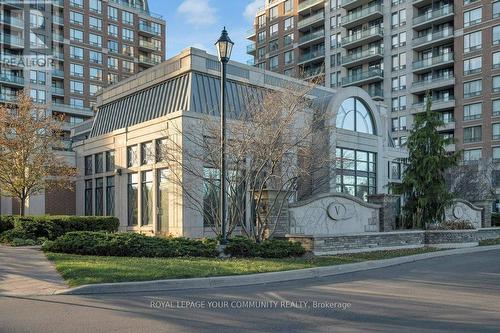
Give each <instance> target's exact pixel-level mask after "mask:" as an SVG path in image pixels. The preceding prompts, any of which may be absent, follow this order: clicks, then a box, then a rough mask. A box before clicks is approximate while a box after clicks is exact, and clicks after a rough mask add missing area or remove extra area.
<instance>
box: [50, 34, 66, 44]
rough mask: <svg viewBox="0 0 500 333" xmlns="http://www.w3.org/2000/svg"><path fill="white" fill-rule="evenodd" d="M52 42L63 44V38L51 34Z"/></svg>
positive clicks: (59, 35)
mask: <svg viewBox="0 0 500 333" xmlns="http://www.w3.org/2000/svg"><path fill="white" fill-rule="evenodd" d="M52 40H53V41H54V42H59V43H64V36H63V35H61V34H57V33H55V32H54V33H53V34H52Z"/></svg>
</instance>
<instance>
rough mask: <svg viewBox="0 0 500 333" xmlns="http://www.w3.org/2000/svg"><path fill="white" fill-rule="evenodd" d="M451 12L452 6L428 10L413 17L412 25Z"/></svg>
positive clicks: (450, 13)
mask: <svg viewBox="0 0 500 333" xmlns="http://www.w3.org/2000/svg"><path fill="white" fill-rule="evenodd" d="M452 14H453V6H443V7H441V8H440V9H437V10H433V11H429V12H427V13H425V14H423V15H420V16H417V17H415V18H414V19H413V25H419V24H422V23H424V22H427V21H432V20H435V19H437V18H440V17H443V16H448V15H452Z"/></svg>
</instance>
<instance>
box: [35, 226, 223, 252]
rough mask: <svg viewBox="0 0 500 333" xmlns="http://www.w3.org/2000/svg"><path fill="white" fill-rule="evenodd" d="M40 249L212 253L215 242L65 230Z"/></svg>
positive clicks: (214, 249) (214, 248)
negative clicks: (66, 231)
mask: <svg viewBox="0 0 500 333" xmlns="http://www.w3.org/2000/svg"><path fill="white" fill-rule="evenodd" d="M42 249H43V250H44V251H47V252H59V253H70V254H81V255H95V256H118V257H216V256H217V255H218V251H217V242H216V241H214V240H194V239H187V238H181V237H179V238H161V237H150V236H144V235H141V234H137V233H114V234H112V233H104V232H89V231H79V232H69V233H67V234H65V235H63V236H61V237H59V238H58V239H56V240H55V241H47V242H45V243H44V244H43V247H42Z"/></svg>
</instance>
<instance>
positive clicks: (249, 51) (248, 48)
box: [247, 43, 255, 53]
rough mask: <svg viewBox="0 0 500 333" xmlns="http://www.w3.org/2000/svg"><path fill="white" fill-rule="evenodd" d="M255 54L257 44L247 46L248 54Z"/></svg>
mask: <svg viewBox="0 0 500 333" xmlns="http://www.w3.org/2000/svg"><path fill="white" fill-rule="evenodd" d="M252 52H255V43H252V44H250V45H247V53H252Z"/></svg>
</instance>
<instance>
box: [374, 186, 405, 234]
mask: <svg viewBox="0 0 500 333" xmlns="http://www.w3.org/2000/svg"><path fill="white" fill-rule="evenodd" d="M398 198H399V197H398V196H397V195H392V194H372V195H369V196H368V202H369V203H372V204H376V205H379V206H381V207H382V208H380V231H393V230H396V215H397V212H396V207H397V206H396V202H397V200H398Z"/></svg>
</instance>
